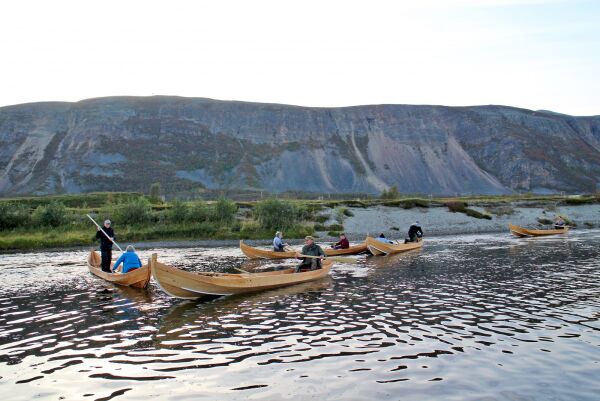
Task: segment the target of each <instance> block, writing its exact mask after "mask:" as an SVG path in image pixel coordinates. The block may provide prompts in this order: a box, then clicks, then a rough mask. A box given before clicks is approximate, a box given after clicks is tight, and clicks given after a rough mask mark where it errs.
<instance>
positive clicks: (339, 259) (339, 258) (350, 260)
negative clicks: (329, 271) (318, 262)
mask: <svg viewBox="0 0 600 401" xmlns="http://www.w3.org/2000/svg"><path fill="white" fill-rule="evenodd" d="M298 257H299V258H309V259H320V258H321V257H320V256H312V255H302V254H300V255H298ZM323 259H328V260H332V261H334V262H339V263H350V264H358V260H356V259H354V258H345V257H343V256H325V257H323Z"/></svg>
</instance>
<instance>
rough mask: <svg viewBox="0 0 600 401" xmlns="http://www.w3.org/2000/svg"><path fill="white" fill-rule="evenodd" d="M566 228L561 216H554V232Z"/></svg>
mask: <svg viewBox="0 0 600 401" xmlns="http://www.w3.org/2000/svg"><path fill="white" fill-rule="evenodd" d="M566 226H567V223H566V222H565V219H564V218H563V217H562V216H556V218H555V219H554V229H555V230H564V229H565V227H566Z"/></svg>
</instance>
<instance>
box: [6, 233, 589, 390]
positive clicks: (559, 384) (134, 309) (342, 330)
mask: <svg viewBox="0 0 600 401" xmlns="http://www.w3.org/2000/svg"><path fill="white" fill-rule="evenodd" d="M569 235H570V236H569V237H567V238H560V239H545V240H543V241H536V240H522V239H514V238H511V237H509V236H506V235H485V236H480V237H477V236H466V237H462V238H451V237H438V238H434V239H432V240H431V241H428V243H427V245H426V247H425V249H423V250H422V251H417V252H410V253H407V254H404V255H395V256H394V255H393V256H389V257H377V258H375V257H367V258H365V257H359V258H358V259H359V260H360V263H359V264H353V265H337V266H336V267H335V268H334V270H333V272H332V275H331V276H332V277H331V278H326V279H323V280H320V281H317V282H313V283H305V284H300V285H296V286H293V287H289V288H284V289H277V290H272V291H265V292H261V293H256V294H250V295H244V296H231V297H223V298H215V299H212V300H209V301H205V302H192V301H179V300H173V299H170V298H168V297H167V296H166V295H164V294H163V293H162V292H161V291H160V290H159V289H158V288H157V287H156V286H155V285H154V283H152V284H151V287H150V288H149V290H148V291H139V290H135V289H128V288H119V287H115V286H112V285H111V284H108V283H105V282H103V281H101V280H99V279H97V278H95V277H92V276H91V275H90V274H89V273H88V272H87V269H86V268H85V265H84V264H83V262H84V261H85V257H86V254H87V252H82V251H71V252H61V253H51V252H45V253H30V254H15V255H6V256H3V257H2V259H1V261H0V273H1V274H2V276H3V281H2V283H0V386H1V387H2V389H3V390H4V391H8V392H9V393H10V394H11V395H12V396H13V398H14V399H30V398H34V397H37V398H48V399H56V398H60V397H63V398H66V399H82V398H84V397H94V399H97V400H109V399H114V398H119V397H121V398H126V399H148V398H157V399H177V400H181V399H197V398H198V397H200V396H203V397H206V398H210V399H246V398H248V397H249V396H251V397H253V398H257V399H281V398H287V399H305V398H306V397H307V396H310V397H313V396H314V397H315V398H316V397H319V398H325V399H331V398H336V399H348V400H350V399H373V398H391V399H395V398H396V397H397V394H403V396H404V397H406V398H410V399H416V400H420V399H422V400H430V399H436V398H437V399H446V400H454V399H473V400H475V399H489V400H512V399H577V400H596V399H597V394H598V393H600V388H599V385H598V382H597V380H596V378H597V377H598V376H599V374H600V351H599V350H600V258H599V256H600V255H599V252H598V249H600V248H599V246H598V245H600V233H597V232H588V233H586V232H580V233H576V232H575V233H573V235H571V234H569ZM152 251H153V250H148V251H146V252H144V253H143V255H142V257H143V258H146V257H148V256H149V255H150V253H151V252H152ZM156 251H157V252H159V254H160V257H161V260H164V261H165V262H167V263H170V264H172V265H175V266H178V267H181V268H183V269H187V270H191V271H234V269H235V268H236V267H242V268H244V269H246V270H250V271H262V270H266V269H273V268H278V267H280V266H281V265H289V264H291V263H293V261H273V262H267V261H263V262H256V261H247V260H245V259H244V258H243V257H242V255H241V254H240V252H239V250H237V249H234V248H217V249H204V248H203V249H200V248H191V249H177V250H169V249H157V250H156ZM465 372H468V374H465ZM148 381H152V382H153V386H152V387H149V386H148V385H147V384H145V382H148ZM123 384H125V385H123ZM154 385H157V386H160V387H154ZM158 388H160V389H161V390H155V389H158Z"/></svg>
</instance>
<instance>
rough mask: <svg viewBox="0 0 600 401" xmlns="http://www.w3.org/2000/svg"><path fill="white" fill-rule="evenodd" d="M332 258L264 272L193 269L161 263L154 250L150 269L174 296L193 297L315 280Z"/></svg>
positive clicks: (326, 268)
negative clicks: (308, 267) (310, 266)
mask: <svg viewBox="0 0 600 401" xmlns="http://www.w3.org/2000/svg"><path fill="white" fill-rule="evenodd" d="M332 265H333V262H332V261H329V260H324V261H323V268H321V269H318V270H312V271H307V272H301V273H295V268H289V269H285V270H276V271H270V272H263V273H242V274H228V273H194V272H187V271H184V270H180V269H176V268H174V267H171V266H168V265H165V264H164V263H160V262H159V261H158V260H157V257H156V254H153V255H152V258H151V259H150V269H151V271H152V275H153V276H154V279H155V280H156V282H157V283H158V285H159V286H160V288H161V289H162V290H163V291H164V292H166V293H167V294H168V295H170V296H172V297H175V298H185V299H194V298H201V297H203V296H205V295H232V294H243V293H249V292H255V291H262V290H267V289H271V288H278V287H285V286H288V285H294V284H299V283H305V282H308V281H313V280H318V279H320V278H323V277H325V276H327V275H328V274H329V270H330V269H331V266H332Z"/></svg>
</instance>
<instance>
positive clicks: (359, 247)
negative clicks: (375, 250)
mask: <svg viewBox="0 0 600 401" xmlns="http://www.w3.org/2000/svg"><path fill="white" fill-rule="evenodd" d="M368 250H369V249H368V248H367V243H366V242H363V243H362V244H356V245H352V246H350V248H346V249H333V248H325V247H323V251H324V252H325V255H327V256H340V255H358V254H359V253H363V252H367V251H368Z"/></svg>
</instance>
